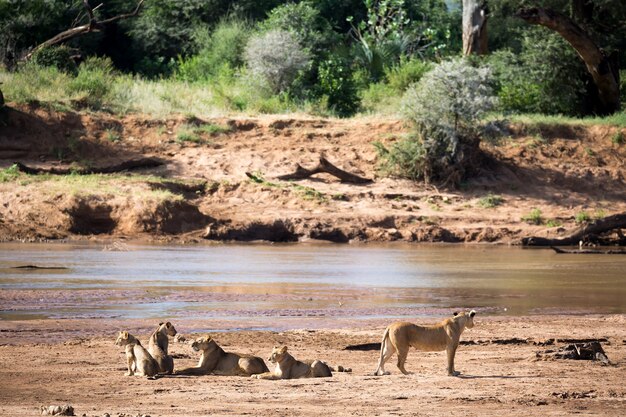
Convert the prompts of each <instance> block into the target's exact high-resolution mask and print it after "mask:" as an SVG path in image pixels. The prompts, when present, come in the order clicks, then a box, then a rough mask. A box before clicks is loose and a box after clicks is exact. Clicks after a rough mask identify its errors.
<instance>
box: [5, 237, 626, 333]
mask: <svg viewBox="0 0 626 417" xmlns="http://www.w3.org/2000/svg"><path fill="white" fill-rule="evenodd" d="M103 248H104V246H103V245H102V244H0V319H4V320H6V319H13V320H15V319H37V318H92V317H93V318H157V317H158V318H160V317H174V318H176V317H180V318H182V317H185V318H197V319H204V318H207V319H208V318H211V319H220V318H224V319H225V320H230V321H233V320H234V321H236V320H242V321H246V320H247V321H251V320H252V321H255V322H260V323H263V322H264V321H266V322H267V325H266V327H268V328H272V327H276V326H277V325H276V323H278V322H280V321H288V320H290V319H294V318H297V319H299V320H304V319H311V320H313V319H315V318H329V317H330V318H342V319H354V320H358V319H360V318H378V317H381V318H386V317H402V316H406V317H415V316H417V317H419V316H434V315H437V316H439V315H442V314H448V313H449V311H450V310H452V309H461V308H476V309H478V310H479V311H480V312H481V314H514V313H522V314H539V313H541V314H546V313H547V314H550V313H626V256H620V255H557V254H554V253H553V252H552V251H551V250H523V249H519V248H506V247H481V246H471V247H467V246H454V245H447V246H437V245H428V246H416V245H399V244H394V245H386V246H377V245H343V246H338V245H316V244H294V245H261V244H258V245H256V244H255V245H252V244H250V245H206V246H193V247H189V246H186V247H182V246H155V245H128V246H127V247H125V248H124V249H127V250H123V251H104V250H103ZM21 265H38V266H45V267H65V268H67V269H15V268H14V267H16V266H21Z"/></svg>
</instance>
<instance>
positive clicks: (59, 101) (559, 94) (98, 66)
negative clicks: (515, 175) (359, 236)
mask: <svg viewBox="0 0 626 417" xmlns="http://www.w3.org/2000/svg"><path fill="white" fill-rule="evenodd" d="M517 3H519V2H511V1H509V0H492V1H489V2H475V1H463V2H461V1H443V0H432V1H424V2H407V1H404V0H342V1H339V2H336V1H332V2H331V1H315V2H313V1H281V0H264V1H262V2H251V1H243V2H241V1H238V2H231V1H225V0H211V1H208V2H207V1H200V0H185V1H183V2H179V1H173V0H163V1H159V2H156V1H143V0H141V1H137V0H122V1H109V2H103V3H102V4H101V5H99V6H97V7H92V6H93V5H90V3H89V2H75V1H61V0H59V1H43V0H35V1H32V2H26V3H25V2H13V3H9V2H5V3H2V4H1V5H0V26H1V27H2V30H1V31H0V33H1V35H0V61H1V62H2V66H3V69H1V70H0V82H2V84H1V88H2V91H3V93H4V96H5V101H8V102H12V103H16V104H17V105H28V104H33V103H36V104H37V105H43V106H46V107H49V108H51V109H53V110H55V111H61V112H63V111H103V112H107V113H111V114H113V115H118V116H123V115H127V114H129V113H142V114H148V115H151V116H154V117H158V118H164V117H167V116H169V115H172V114H185V115H187V116H190V117H191V116H193V117H204V118H210V117H216V116H224V115H232V114H245V115H258V114H280V113H283V114H284V113H307V114H312V115H317V116H330V117H341V118H345V117H351V116H355V115H376V116H392V117H399V116H402V117H405V118H406V119H408V120H409V121H411V122H412V123H413V124H414V126H415V128H414V134H413V135H412V136H411V137H410V138H408V139H406V140H404V141H400V142H397V143H396V144H395V145H394V146H393V147H391V148H386V147H384V146H379V151H380V154H381V156H382V160H383V161H385V162H384V163H386V165H387V172H388V173H390V174H393V175H399V176H402V177H408V178H412V179H423V180H426V181H434V182H439V183H444V184H450V185H457V186H458V185H459V184H460V182H461V181H462V180H463V179H464V178H465V177H466V176H467V175H468V173H471V172H472V171H473V168H476V167H477V166H478V165H480V161H479V159H478V158H476V152H477V150H478V146H479V144H480V141H481V140H482V139H484V138H485V137H493V136H494V135H495V136H497V135H499V134H501V133H502V132H503V131H505V129H503V128H502V126H503V125H502V123H500V121H502V120H507V121H511V120H512V121H517V122H522V123H524V124H526V125H529V128H530V129H533V126H537V125H541V124H545V123H563V124H572V123H582V124H610V125H617V126H624V125H626V116H625V113H624V112H623V111H620V110H619V89H621V90H624V84H625V79H626V73H625V72H624V70H622V71H621V72H620V70H619V68H623V67H626V58H625V56H626V54H624V53H623V52H624V50H625V49H626V36H623V35H624V33H623V31H624V27H625V26H624V22H625V21H626V6H625V5H624V4H623V2H620V1H616V0H603V1H593V2H581V1H576V0H567V1H566V0H542V1H540V0H537V1H525V2H522V3H521V4H517ZM470 12H472V13H474V12H475V13H478V14H477V15H476V16H479V17H480V16H483V17H482V18H479V17H476V19H478V20H477V21H478V22H479V24H478V26H476V27H479V26H480V28H481V29H480V30H479V31H477V30H475V31H474V32H472V31H469V32H468V31H467V28H466V26H467V21H468V17H467V16H464V13H465V15H467V14H468V13H470ZM42 16H43V17H44V18H41V17H42ZM487 17H488V22H489V35H488V36H489V38H488V39H487V34H486V33H487V32H486V31H485V33H483V32H482V28H483V26H484V25H486V24H487V23H486V22H487V20H486V19H487ZM555 22H560V23H562V24H563V25H565V26H566V27H567V28H570V26H571V25H577V26H576V27H578V29H579V31H578V32H576V34H574V35H573V34H572V33H570V32H571V31H569V32H568V30H569V29H568V30H564V29H562V28H561V26H558V25H556V23H555ZM568 25H569V26H568ZM557 26H558V27H557ZM620 34H621V35H620ZM576 36H579V38H576ZM476 37H480V39H478V40H477V39H476ZM472 42H474V43H473V44H472ZM581 45H583V46H581ZM593 48H596V49H593ZM590 50H592V51H591V52H589V51H590ZM594 51H595V52H594ZM594 53H595V55H594ZM590 54H591V55H592V56H591V57H589V56H590ZM598 54H600V55H601V56H600V55H598ZM461 55H464V56H465V57H464V58H463V59H461V58H460V56H461ZM594 60H595V61H594ZM598 60H601V61H602V62H599V61H598ZM596 61H598V62H596ZM602 65H604V66H602ZM600 67H601V68H604V70H602V71H605V70H606V71H605V72H607V71H608V73H607V74H605V75H607V77H608V79H599V78H598V74H597V72H598V71H597V70H598V68H600ZM602 71H601V72H602ZM437 74H439V75H437ZM620 74H621V77H620ZM620 79H621V80H622V81H621V84H620V85H618V86H617V87H615V86H614V85H612V84H611V83H613V84H615V82H618V83H619V80H620ZM437 83H439V84H437ZM607 83H608V84H607ZM609 84H611V85H609ZM616 88H617V92H615V90H616ZM615 93H616V94H617V97H618V98H617V104H616V102H615V100H616V99H615V97H614V96H615ZM611 94H612V96H611ZM195 139H197V137H196V135H195V134H193V132H191V133H189V132H188V133H185V134H181V135H180V138H179V140H180V141H194V140H195ZM618 139H619V138H618Z"/></svg>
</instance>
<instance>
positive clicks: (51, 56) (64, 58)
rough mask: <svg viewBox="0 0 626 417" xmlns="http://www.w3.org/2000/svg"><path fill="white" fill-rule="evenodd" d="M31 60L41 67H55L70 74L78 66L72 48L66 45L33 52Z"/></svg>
mask: <svg viewBox="0 0 626 417" xmlns="http://www.w3.org/2000/svg"><path fill="white" fill-rule="evenodd" d="M31 62H32V63H33V64H35V65H38V66H40V67H55V68H57V69H58V70H59V71H62V72H65V73H68V74H75V73H76V68H77V67H76V63H75V62H74V60H73V59H72V49H71V48H69V47H68V46H65V45H61V46H49V47H46V48H42V49H40V50H38V51H37V52H35V53H34V54H33V56H32V57H31Z"/></svg>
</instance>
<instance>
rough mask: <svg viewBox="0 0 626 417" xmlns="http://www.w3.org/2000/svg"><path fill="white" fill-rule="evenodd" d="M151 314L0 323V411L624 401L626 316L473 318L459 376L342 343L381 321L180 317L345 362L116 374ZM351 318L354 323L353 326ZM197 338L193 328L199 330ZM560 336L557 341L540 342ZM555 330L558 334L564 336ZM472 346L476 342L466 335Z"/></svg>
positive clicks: (491, 408) (200, 412)
mask: <svg viewBox="0 0 626 417" xmlns="http://www.w3.org/2000/svg"><path fill="white" fill-rule="evenodd" d="M155 324H156V323H148V322H145V321H139V322H137V321H134V322H133V323H130V322H119V321H117V322H111V321H105V320H99V321H97V322H95V321H94V320H43V321H21V322H20V321H12V322H6V321H5V322H3V325H2V331H1V332H0V344H1V346H0V361H1V362H2V364H3V366H2V367H1V368H0V381H2V382H1V386H2V396H0V410H1V411H0V414H1V415H7V416H8V415H11V416H32V415H35V414H37V413H36V410H37V409H38V407H39V406H40V405H52V404H65V403H71V404H72V405H73V406H74V408H75V410H76V414H77V415H83V414H87V415H89V416H94V415H102V414H103V413H105V412H107V413H110V414H111V415H116V414H118V413H126V414H127V415H129V414H130V415H135V414H137V413H146V414H150V415H152V416H189V415H194V416H196V415H197V416H208V415H217V416H227V415H254V416H275V415H282V416H326V415H335V416H348V415H367V416H371V415H407V416H409V415H411V416H414V415H429V416H450V415H463V416H485V415H502V414H503V413H504V415H512V416H528V415H539V414H541V415H545V416H565V415H572V414H582V415H601V416H621V415H623V411H624V407H625V406H626V388H625V387H624V384H623V375H624V364H625V363H626V340H625V339H626V330H625V329H626V326H625V324H626V316H624V315H608V316H584V317H581V316H528V317H516V316H511V317H499V318H491V317H488V318H484V317H483V318H478V317H477V319H476V327H475V328H474V329H472V330H468V331H466V333H464V335H463V340H464V341H465V342H466V343H465V344H464V345H463V346H461V347H460V348H459V351H458V352H457V360H456V364H457V365H456V368H457V369H458V370H460V371H462V372H463V374H462V377H460V378H452V377H448V376H446V375H445V365H444V363H445V354H444V353H425V354H422V353H418V352H416V351H411V352H410V354H409V358H408V363H407V369H409V370H410V371H414V372H415V374H413V375H409V376H403V375H401V374H400V373H399V371H398V370H397V369H396V367H395V365H394V363H393V359H392V363H391V364H390V366H388V368H387V369H388V370H390V371H391V372H392V375H390V376H386V377H373V376H370V373H371V372H372V371H373V370H374V369H375V367H376V362H377V358H378V352H377V351H347V350H344V347H345V346H347V345H351V344H358V343H371V342H378V341H379V339H380V337H381V335H382V332H383V329H384V326H385V325H386V324H387V323H386V322H383V321H379V320H372V321H371V326H368V327H367V328H355V327H353V326H349V325H348V326H347V327H345V328H343V329H336V330H316V331H307V330H300V331H290V332H284V333H283V332H269V331H267V332H259V331H239V332H220V329H221V328H224V327H221V325H220V324H219V321H215V322H214V323H211V324H207V323H206V322H205V321H202V322H197V321H182V322H178V323H175V325H176V327H177V328H178V330H179V332H180V333H182V334H184V335H186V336H188V337H189V336H191V335H194V334H196V333H194V332H196V331H197V330H198V329H206V328H207V325H208V326H210V327H211V330H213V333H212V334H213V336H214V337H215V338H216V340H217V341H218V342H219V343H220V344H221V345H222V346H223V347H224V348H226V349H227V350H232V351H238V352H241V353H252V354H256V355H260V356H261V357H263V358H266V357H267V356H268V354H269V352H270V350H271V348H272V346H274V345H276V344H286V345H288V346H289V348H290V351H292V353H293V354H294V355H295V356H296V357H297V358H301V359H306V358H308V359H313V358H320V359H323V360H326V361H328V362H329V363H331V364H341V365H344V366H350V367H352V368H353V370H354V371H353V373H352V374H341V373H337V374H335V375H334V376H333V377H332V378H322V379H305V380H291V381H258V380H251V379H248V378H240V377H218V376H204V377H195V378H192V377H185V378H182V377H166V378H161V379H158V380H156V381H148V380H145V379H142V378H138V377H132V378H131V377H124V376H123V374H124V371H125V358H124V354H123V351H122V350H121V349H120V348H118V347H116V346H114V345H113V341H114V338H115V333H116V331H117V330H119V329H122V328H126V329H129V330H130V331H131V332H133V333H136V334H138V335H139V336H141V339H142V340H144V341H145V340H146V339H147V336H148V333H149V330H150V329H151V328H152V327H153V325H155ZM359 325H362V324H361V323H359ZM196 335H197V334H196ZM551 338H556V339H557V340H556V341H555V342H554V345H548V346H542V343H543V342H546V341H548V343H549V339H551ZM586 338H597V339H601V340H605V341H603V342H602V346H603V348H604V350H605V351H606V354H607V356H608V358H609V359H610V361H611V362H612V364H613V365H611V366H601V365H600V364H599V363H597V362H589V361H573V360H543V359H538V358H537V352H540V351H544V350H546V349H549V348H555V347H557V346H560V345H562V344H563V343H566V341H565V339H568V340H571V339H586ZM558 339H563V342H561V341H560V340H558ZM474 343H475V344H474ZM170 346H171V351H172V352H173V353H174V355H175V357H176V359H175V365H176V367H177V368H181V367H186V366H191V365H194V364H195V362H196V360H197V354H196V353H194V352H193V351H192V350H191V348H190V347H189V345H188V344H181V343H171V344H170Z"/></svg>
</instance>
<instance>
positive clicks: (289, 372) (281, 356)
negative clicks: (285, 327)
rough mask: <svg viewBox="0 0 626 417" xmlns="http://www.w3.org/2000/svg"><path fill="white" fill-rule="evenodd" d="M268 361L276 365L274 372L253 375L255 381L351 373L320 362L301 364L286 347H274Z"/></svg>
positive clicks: (346, 369)
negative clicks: (334, 372)
mask: <svg viewBox="0 0 626 417" xmlns="http://www.w3.org/2000/svg"><path fill="white" fill-rule="evenodd" d="M268 361H270V362H271V363H275V364H276V368H274V372H265V373H263V374H258V375H253V376H252V377H253V378H257V379H296V378H323V377H330V376H333V373H332V371H336V372H351V371H352V370H351V369H350V368H344V367H342V366H337V367H336V368H333V367H330V366H328V365H327V364H326V363H324V362H322V361H320V360H314V361H310V362H301V361H298V360H296V359H295V358H294V357H293V356H291V354H290V353H289V352H287V346H283V347H278V346H275V347H274V349H272V354H271V355H270V357H269V358H268Z"/></svg>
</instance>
